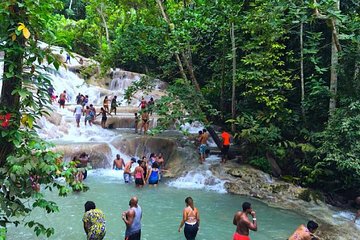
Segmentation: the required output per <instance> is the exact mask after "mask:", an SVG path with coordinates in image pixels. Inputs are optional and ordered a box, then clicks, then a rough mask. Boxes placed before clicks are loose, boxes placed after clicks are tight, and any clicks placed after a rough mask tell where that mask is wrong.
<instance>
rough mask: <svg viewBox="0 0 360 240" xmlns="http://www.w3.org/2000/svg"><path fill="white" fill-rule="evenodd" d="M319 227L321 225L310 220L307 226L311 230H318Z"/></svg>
mask: <svg viewBox="0 0 360 240" xmlns="http://www.w3.org/2000/svg"><path fill="white" fill-rule="evenodd" d="M318 227H319V225H318V224H317V223H316V222H314V221H311V220H310V221H308V223H307V228H308V229H309V230H310V231H311V230H316V229H317V228H318Z"/></svg>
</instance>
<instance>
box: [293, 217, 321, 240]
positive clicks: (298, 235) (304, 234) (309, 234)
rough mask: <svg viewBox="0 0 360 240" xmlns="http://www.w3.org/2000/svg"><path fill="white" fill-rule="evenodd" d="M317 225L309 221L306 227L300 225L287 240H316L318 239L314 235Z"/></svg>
mask: <svg viewBox="0 0 360 240" xmlns="http://www.w3.org/2000/svg"><path fill="white" fill-rule="evenodd" d="M318 227H319V225H318V224H317V223H316V222H314V221H309V222H308V223H307V226H306V227H305V226H304V224H301V225H300V226H299V227H298V228H297V229H296V230H295V232H294V233H293V234H292V235H291V236H290V237H289V239H288V240H317V239H318V237H316V236H315V235H314V233H315V231H316V229H317V228H318Z"/></svg>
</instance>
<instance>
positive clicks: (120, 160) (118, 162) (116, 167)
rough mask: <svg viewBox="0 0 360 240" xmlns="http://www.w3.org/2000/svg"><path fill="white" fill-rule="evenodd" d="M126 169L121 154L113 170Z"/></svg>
mask: <svg viewBox="0 0 360 240" xmlns="http://www.w3.org/2000/svg"><path fill="white" fill-rule="evenodd" d="M123 167H125V163H124V159H122V158H121V157H120V154H116V159H115V160H114V163H113V169H115V170H122V169H123Z"/></svg>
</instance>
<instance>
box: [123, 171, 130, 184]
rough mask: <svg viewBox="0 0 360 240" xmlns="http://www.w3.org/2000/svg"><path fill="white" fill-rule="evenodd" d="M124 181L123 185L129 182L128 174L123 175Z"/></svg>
mask: <svg viewBox="0 0 360 240" xmlns="http://www.w3.org/2000/svg"><path fill="white" fill-rule="evenodd" d="M124 181H125V183H129V182H130V173H124Z"/></svg>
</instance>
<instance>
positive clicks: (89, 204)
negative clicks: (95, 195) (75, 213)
mask: <svg viewBox="0 0 360 240" xmlns="http://www.w3.org/2000/svg"><path fill="white" fill-rule="evenodd" d="M95 208H96V206H95V203H94V202H93V201H87V202H86V203H85V212H87V211H89V210H91V209H95Z"/></svg>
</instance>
